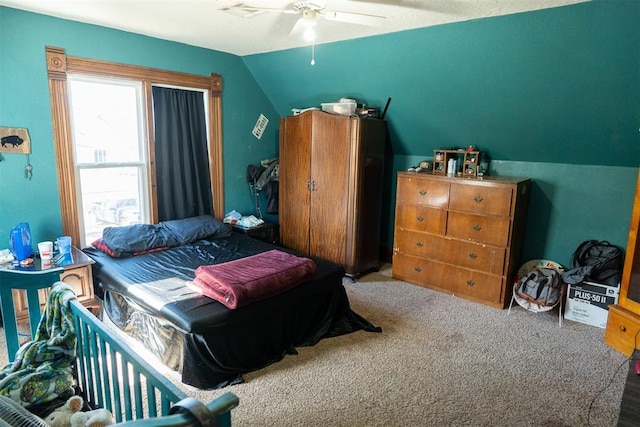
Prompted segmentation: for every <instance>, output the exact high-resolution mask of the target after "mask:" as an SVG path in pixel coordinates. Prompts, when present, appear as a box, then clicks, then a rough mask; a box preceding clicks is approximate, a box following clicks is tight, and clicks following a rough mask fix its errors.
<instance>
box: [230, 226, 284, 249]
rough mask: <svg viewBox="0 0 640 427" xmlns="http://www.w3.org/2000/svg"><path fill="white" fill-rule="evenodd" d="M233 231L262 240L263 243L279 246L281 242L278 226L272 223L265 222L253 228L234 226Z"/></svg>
mask: <svg viewBox="0 0 640 427" xmlns="http://www.w3.org/2000/svg"><path fill="white" fill-rule="evenodd" d="M231 228H232V229H233V231H235V232H238V233H242V234H245V235H247V236H249V237H253V238H254V239H258V240H262V241H263V242H267V243H273V244H274V245H277V244H278V243H279V242H280V235H279V233H278V224H274V223H272V222H265V223H263V224H260V225H257V226H255V227H251V228H245V227H240V226H237V225H235V224H234V225H232V226H231Z"/></svg>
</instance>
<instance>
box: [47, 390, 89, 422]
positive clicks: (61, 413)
mask: <svg viewBox="0 0 640 427" xmlns="http://www.w3.org/2000/svg"><path fill="white" fill-rule="evenodd" d="M83 404H84V401H83V400H82V397H80V396H71V397H70V398H69V399H67V401H66V403H65V404H64V405H62V406H61V407H59V408H58V409H56V410H54V411H53V412H52V413H50V414H49V416H47V417H46V418H45V419H44V420H45V422H47V423H48V424H49V425H50V426H51V427H68V426H70V425H71V416H72V415H73V414H75V413H76V412H80V410H82V405H83Z"/></svg>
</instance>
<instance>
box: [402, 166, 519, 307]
mask: <svg viewBox="0 0 640 427" xmlns="http://www.w3.org/2000/svg"><path fill="white" fill-rule="evenodd" d="M529 190H530V180H529V179H526V178H511V177H490V178H484V179H465V178H454V177H443V176H437V175H431V174H420V173H413V172H399V173H398V183H397V193H396V214H395V235H394V244H393V266H392V268H393V277H394V278H396V279H400V280H404V281H407V282H410V283H413V284H416V285H420V286H424V287H428V288H432V289H435V290H438V291H442V292H446V293H450V294H454V295H457V296H460V297H463V298H467V299H470V300H473V301H477V302H480V303H484V304H487V305H490V306H493V307H497V308H505V307H506V306H507V304H508V302H509V301H510V299H511V294H512V288H513V277H514V275H515V273H516V271H517V270H518V268H519V267H520V264H521V256H522V249H523V240H524V230H525V222H526V215H527V207H528V200H529Z"/></svg>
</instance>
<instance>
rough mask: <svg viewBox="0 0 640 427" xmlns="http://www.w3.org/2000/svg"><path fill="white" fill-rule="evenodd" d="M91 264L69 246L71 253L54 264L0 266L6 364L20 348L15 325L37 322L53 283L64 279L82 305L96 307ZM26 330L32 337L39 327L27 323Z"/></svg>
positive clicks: (91, 261)
mask: <svg viewBox="0 0 640 427" xmlns="http://www.w3.org/2000/svg"><path fill="white" fill-rule="evenodd" d="M91 264H93V260H92V259H91V258H89V257H88V256H87V255H86V254H85V253H84V252H82V251H81V250H79V249H77V248H75V247H72V248H71V253H70V254H67V255H65V256H64V257H62V258H60V259H57V261H56V262H49V263H44V262H43V261H41V260H40V259H39V258H36V259H34V261H33V264H32V265H30V266H26V267H23V266H19V265H18V266H14V265H12V264H3V265H0V306H1V307H2V324H3V327H4V332H5V338H6V340H7V353H8V356H9V361H12V360H13V358H14V356H15V354H16V352H17V351H18V348H19V346H20V343H19V340H18V323H20V322H21V321H25V320H28V319H40V313H41V312H42V308H43V305H44V304H46V301H47V297H48V296H49V288H50V287H51V286H52V285H53V284H54V283H55V282H56V281H59V280H61V279H64V281H65V282H66V283H68V284H70V285H71V287H72V288H73V290H74V291H75V293H76V295H78V300H79V301H81V302H82V304H83V305H85V306H87V307H90V306H93V305H94V304H95V301H94V298H93V295H94V294H93V280H92V273H91ZM29 327H30V329H31V336H35V334H36V331H37V329H38V324H37V323H35V322H34V323H31V322H29Z"/></svg>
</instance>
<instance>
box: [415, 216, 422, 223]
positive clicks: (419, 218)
mask: <svg viewBox="0 0 640 427" xmlns="http://www.w3.org/2000/svg"><path fill="white" fill-rule="evenodd" d="M416 219H417V220H418V221H420V222H422V221H424V217H423V216H422V215H418V216H417V217H416Z"/></svg>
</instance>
